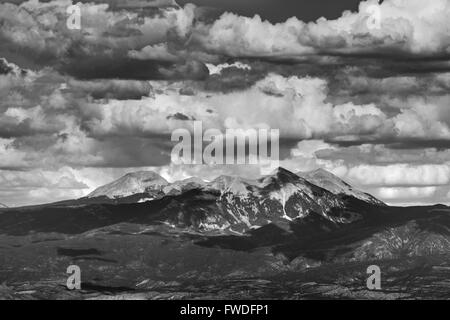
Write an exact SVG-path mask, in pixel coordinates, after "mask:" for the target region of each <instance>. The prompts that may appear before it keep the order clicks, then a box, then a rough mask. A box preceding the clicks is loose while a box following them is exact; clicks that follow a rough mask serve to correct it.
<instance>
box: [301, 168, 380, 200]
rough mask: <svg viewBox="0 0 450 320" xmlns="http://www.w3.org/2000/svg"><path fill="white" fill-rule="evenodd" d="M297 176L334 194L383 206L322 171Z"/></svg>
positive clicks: (366, 194)
mask: <svg viewBox="0 0 450 320" xmlns="http://www.w3.org/2000/svg"><path fill="white" fill-rule="evenodd" d="M297 175H298V176H300V177H302V178H304V179H306V180H308V181H309V182H311V183H312V184H315V185H316V186H319V187H321V188H323V189H325V190H328V191H330V192H332V193H334V194H345V195H348V196H352V197H354V198H357V199H360V200H363V201H366V202H369V203H373V204H380V205H381V204H384V203H383V202H382V201H380V200H378V199H376V198H375V197H373V196H371V195H370V194H368V193H364V192H362V191H359V190H357V189H354V188H353V187H352V186H351V185H350V184H348V183H347V182H345V181H344V180H342V179H340V178H339V177H337V176H335V175H334V174H332V173H331V172H328V171H326V170H324V169H317V170H314V171H310V172H299V173H297Z"/></svg>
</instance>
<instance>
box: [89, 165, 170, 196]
mask: <svg viewBox="0 0 450 320" xmlns="http://www.w3.org/2000/svg"><path fill="white" fill-rule="evenodd" d="M168 184H169V183H168V182H167V181H166V180H165V179H164V178H163V177H161V176H160V175H158V174H157V173H155V172H153V171H138V172H133V173H128V174H126V175H124V176H123V177H121V178H120V179H118V180H116V181H113V182H111V183H109V184H107V185H104V186H102V187H100V188H98V189H96V190H94V191H93V192H92V193H90V194H89V195H88V198H96V197H101V196H106V197H108V198H110V199H114V198H123V197H128V196H131V195H134V194H139V193H145V192H149V191H161V190H162V188H164V187H165V186H167V185H168Z"/></svg>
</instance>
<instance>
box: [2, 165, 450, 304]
mask: <svg viewBox="0 0 450 320" xmlns="http://www.w3.org/2000/svg"><path fill="white" fill-rule="evenodd" d="M1 210H2V211H1V214H0V234H1V236H0V240H1V244H2V246H1V250H2V256H1V261H0V263H1V265H2V271H1V276H2V278H4V279H6V281H7V282H6V284H4V285H3V286H2V288H1V289H2V290H1V291H0V292H1V295H2V297H3V298H41V299H60V298H64V299H66V298H72V299H79V298H82V299H83V298H92V299H108V298H114V299H174V298H175V299H198V298H203V299H220V298H222V299H242V298H247V299H261V298H264V299H267V298H269V299H333V298H337V299H343V298H344V299H433V298H434V299H443V298H447V297H448V290H449V282H448V275H449V270H450V263H449V261H450V260H449V255H448V254H449V252H450V208H448V207H446V206H443V205H438V206H430V207H408V208H401V207H390V206H387V205H386V204H384V203H383V202H382V201H380V200H378V199H376V198H374V197H372V196H371V195H369V194H366V193H363V192H361V191H358V190H356V189H353V187H352V186H350V185H348V184H347V183H345V182H344V181H342V180H341V179H339V178H337V177H336V176H334V175H332V174H330V173H329V172H326V171H324V170H321V169H319V170H316V171H313V172H308V173H297V174H295V173H292V172H290V171H287V170H285V169H283V168H279V169H278V170H276V171H275V172H274V173H273V174H272V175H269V176H266V177H262V178H260V179H258V180H245V179H241V178H239V177H230V176H221V177H218V178H217V179H215V180H213V181H211V182H204V181H202V180H200V179H187V180H184V181H179V182H175V183H172V184H170V183H168V182H167V181H165V180H164V179H163V178H162V177H160V176H159V175H158V174H156V173H154V172H136V173H130V174H127V175H126V176H124V177H122V178H120V179H119V180H117V181H114V182H113V183H111V184H108V185H106V186H103V187H101V188H99V189H97V190H95V191H94V192H93V193H91V194H90V195H89V196H87V197H85V198H81V199H77V200H72V201H63V202H59V203H53V204H48V205H42V206H34V207H23V208H17V209H1ZM73 264H76V265H78V266H79V267H80V268H81V270H82V275H83V282H82V289H81V290H79V291H68V290H67V288H66V287H65V279H66V278H65V277H66V276H67V275H64V273H63V272H62V271H64V270H65V268H66V267H67V266H69V265H73ZM373 264H375V265H378V266H380V268H381V269H382V270H383V278H382V281H383V282H382V284H383V287H382V289H381V290H377V291H371V290H368V288H367V287H366V278H367V277H368V275H367V274H366V269H367V267H368V266H370V265H373Z"/></svg>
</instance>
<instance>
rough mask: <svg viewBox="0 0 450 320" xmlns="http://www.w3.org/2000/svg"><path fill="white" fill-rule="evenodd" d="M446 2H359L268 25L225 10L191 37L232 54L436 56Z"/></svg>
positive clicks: (444, 45) (441, 49) (444, 44)
mask: <svg viewBox="0 0 450 320" xmlns="http://www.w3.org/2000/svg"><path fill="white" fill-rule="evenodd" d="M369 8H376V10H377V11H379V13H380V26H379V28H378V27H373V28H371V27H370V23H368V22H369V21H370V19H371V12H373V11H374V10H373V9H369ZM449 12H450V5H449V3H448V1H446V0H436V1H433V3H432V4H430V5H429V6H427V8H426V10H424V9H423V3H422V2H421V1H419V0H414V1H406V0H390V1H383V2H382V3H381V4H378V1H376V0H369V1H363V2H361V3H360V6H359V11H358V12H357V13H351V12H348V11H346V12H344V13H343V15H342V16H341V17H340V18H339V19H336V20H326V19H325V18H321V19H319V20H317V21H316V22H312V23H304V22H303V21H300V20H298V19H297V18H295V17H293V18H290V19H288V20H287V21H286V22H284V23H278V24H271V23H270V22H268V21H263V20H262V19H261V18H260V17H259V16H255V17H253V18H247V17H241V16H238V15H236V14H232V13H225V14H224V15H222V16H221V17H220V19H218V20H216V21H215V22H214V23H213V24H212V25H207V24H205V25H202V26H199V27H198V28H197V33H196V34H195V36H196V39H197V40H198V41H199V42H200V43H201V44H202V45H204V46H205V48H207V49H208V50H211V51H213V52H225V53H226V54H227V55H229V56H234V57H255V56H257V57H267V56H271V57H277V58H287V57H289V58H297V59H302V58H304V57H307V56H308V55H311V54H314V53H322V52H325V53H329V54H342V55H349V54H361V55H364V54H367V53H369V52H374V51H375V50H377V52H379V53H380V54H388V55H389V54H391V55H397V54H400V55H401V54H405V53H406V54H410V55H441V54H448V53H449V44H450V38H449V34H450V33H449V31H450V30H449V25H448V23H447V19H448V14H449Z"/></svg>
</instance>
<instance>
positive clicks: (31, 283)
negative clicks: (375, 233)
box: [0, 227, 450, 300]
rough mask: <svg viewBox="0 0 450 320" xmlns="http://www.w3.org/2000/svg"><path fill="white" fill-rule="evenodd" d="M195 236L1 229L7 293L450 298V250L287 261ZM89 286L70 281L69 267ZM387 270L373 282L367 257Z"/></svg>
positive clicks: (1, 274)
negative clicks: (372, 286) (203, 242)
mask: <svg viewBox="0 0 450 320" xmlns="http://www.w3.org/2000/svg"><path fill="white" fill-rule="evenodd" d="M195 241H196V239H195V237H192V235H188V234H186V235H177V236H170V237H168V236H167V234H166V235H164V234H160V233H157V232H155V231H154V230H152V229H148V228H147V229H144V228H141V229H139V230H137V229H136V227H125V228H124V227H122V228H121V230H120V231H118V230H103V231H101V232H99V231H97V232H90V233H86V234H82V235H77V236H70V237H69V236H66V235H62V234H34V235H29V236H0V244H1V245H0V299H237V300H238V299H448V298H450V256H446V255H435V256H427V257H405V258H398V259H384V260H378V261H364V262H362V261H349V262H346V263H345V262H344V263H343V262H340V263H337V262H334V263H320V264H319V263H316V264H314V263H312V262H311V261H301V262H299V261H294V262H293V261H286V260H285V259H283V257H280V256H277V255H274V254H272V252H271V251H270V250H269V249H264V248H263V249H258V250H254V251H251V252H239V251H235V250H227V249H219V248H206V247H201V246H198V245H196V244H195ZM73 264H75V265H78V266H80V268H81V270H82V274H81V279H82V289H81V290H78V291H77V290H75V291H70V290H68V289H67V288H66V280H67V277H68V276H69V275H68V274H66V269H67V267H68V266H69V265H73ZM372 264H376V265H378V266H379V267H380V268H381V270H382V275H381V284H382V289H381V290H379V291H370V290H368V289H367V287H366V280H367V277H368V276H369V275H367V274H366V270H367V267H368V266H369V265H372Z"/></svg>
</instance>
